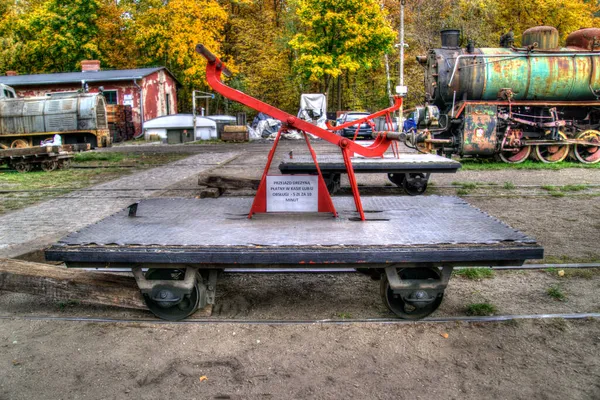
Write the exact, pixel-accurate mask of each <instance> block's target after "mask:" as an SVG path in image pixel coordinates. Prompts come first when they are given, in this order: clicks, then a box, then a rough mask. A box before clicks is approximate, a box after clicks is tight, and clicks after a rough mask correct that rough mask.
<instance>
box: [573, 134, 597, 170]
mask: <svg viewBox="0 0 600 400" xmlns="http://www.w3.org/2000/svg"><path fill="white" fill-rule="evenodd" d="M576 138H577V139H581V140H585V141H586V142H591V143H598V146H600V131H595V130H589V131H584V132H581V133H580V134H578V135H577V137H576ZM598 146H593V145H579V144H576V145H573V147H572V148H571V155H572V156H573V158H575V159H576V160H577V161H579V162H581V163H584V164H596V163H597V162H600V147H598Z"/></svg>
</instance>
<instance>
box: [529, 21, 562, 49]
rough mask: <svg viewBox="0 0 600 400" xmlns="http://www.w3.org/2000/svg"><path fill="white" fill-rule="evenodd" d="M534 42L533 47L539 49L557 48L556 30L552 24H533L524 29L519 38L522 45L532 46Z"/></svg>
mask: <svg viewBox="0 0 600 400" xmlns="http://www.w3.org/2000/svg"><path fill="white" fill-rule="evenodd" d="M535 43H537V46H536V47H535V48H536V49H540V50H548V49H556V48H558V30H557V29H556V28H555V27H553V26H534V27H533V28H529V29H527V30H525V32H523V38H522V39H521V44H522V46H523V47H526V46H533V45H534V44H535Z"/></svg>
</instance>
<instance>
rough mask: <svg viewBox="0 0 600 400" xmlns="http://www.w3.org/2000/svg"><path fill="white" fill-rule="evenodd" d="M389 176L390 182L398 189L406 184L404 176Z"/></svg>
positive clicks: (391, 174)
mask: <svg viewBox="0 0 600 400" xmlns="http://www.w3.org/2000/svg"><path fill="white" fill-rule="evenodd" d="M387 175H388V179H389V180H390V182H392V183H393V184H394V185H396V186H398V187H402V184H403V183H404V178H405V176H404V174H394V173H389V174H387Z"/></svg>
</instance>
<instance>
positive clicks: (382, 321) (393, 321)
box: [0, 313, 600, 325]
mask: <svg viewBox="0 0 600 400" xmlns="http://www.w3.org/2000/svg"><path fill="white" fill-rule="evenodd" d="M557 318H558V319H565V320H578V319H599V318H600V313H571V314H522V315H521V314H517V315H495V316H483V317H469V316H456V317H433V318H424V319H421V320H406V319H397V318H357V319H317V320H282V319H277V320H268V319H267V320H252V319H247V320H245V319H225V318H224V319H216V318H207V319H185V320H182V321H165V320H162V319H146V318H144V319H142V318H139V319H137V318H134V319H131V318H129V319H125V318H123V319H121V318H101V317H51V316H43V315H27V316H14V315H0V320H15V321H58V322H87V323H90V322H94V323H109V324H115V323H125V324H132V323H133V324H135V323H138V324H165V325H166V324H169V325H171V324H174V325H211V324H220V325H223V324H227V325H232V324H242V325H365V324H379V325H419V324H424V323H425V324H427V323H429V324H438V323H448V322H479V323H481V322H504V321H515V320H545V319H557Z"/></svg>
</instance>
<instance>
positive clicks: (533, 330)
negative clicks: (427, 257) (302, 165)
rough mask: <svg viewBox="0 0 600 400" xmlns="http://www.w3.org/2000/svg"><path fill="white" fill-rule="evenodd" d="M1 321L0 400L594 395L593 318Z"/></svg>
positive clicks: (599, 376) (597, 342)
mask: <svg viewBox="0 0 600 400" xmlns="http://www.w3.org/2000/svg"><path fill="white" fill-rule="evenodd" d="M5 322H7V321H2V324H0V347H2V351H1V352H0V364H1V365H2V369H3V372H2V374H1V375H0V398H6V399H9V398H10V399H31V398H91V399H106V398H115V399H121V398H142V399H155V398H189V399H192V398H198V399H281V398H289V399H315V398H317V399H346V398H353V399H367V398H368V399H482V398H498V399H517V398H527V399H567V398H568V399H597V398H598V397H600V385H599V383H600V364H599V360H600V336H599V332H600V322H599V321H580V322H565V321H553V320H550V321H543V322H531V321H522V322H518V323H498V324H483V325H480V324H454V323H452V324H421V325H389V326H386V325H342V326H325V325H308V326H256V325H254V326H248V325H235V324H223V325H150V324H140V325H138V324H134V325H128V324H97V323H73V322H43V321H9V323H5ZM442 334H448V338H447V339H445V338H444V337H442ZM573 343H577V344H578V345H576V346H574V345H573Z"/></svg>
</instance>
